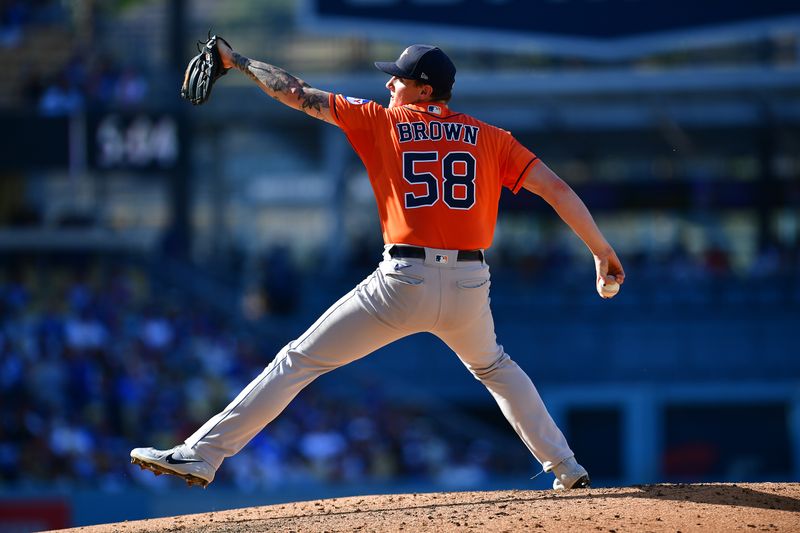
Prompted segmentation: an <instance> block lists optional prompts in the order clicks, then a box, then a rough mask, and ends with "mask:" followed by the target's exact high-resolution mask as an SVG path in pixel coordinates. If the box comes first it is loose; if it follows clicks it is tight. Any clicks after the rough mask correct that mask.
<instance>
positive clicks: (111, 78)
mask: <svg viewBox="0 0 800 533" xmlns="http://www.w3.org/2000/svg"><path fill="white" fill-rule="evenodd" d="M22 92H23V95H22V96H23V101H24V103H25V104H26V105H27V106H28V107H30V108H32V109H37V110H38V111H39V113H40V114H42V115H45V116H58V115H68V114H70V113H74V112H77V111H82V110H83V109H85V108H88V107H91V108H95V109H96V108H100V109H103V108H108V107H114V108H121V109H125V108H130V107H134V106H136V105H138V104H140V103H142V102H143V101H144V99H145V97H146V96H147V92H148V83H147V80H146V78H145V77H144V75H143V74H142V73H141V72H140V71H139V70H138V69H137V68H135V67H134V66H132V65H122V64H120V63H118V62H116V61H115V60H114V59H113V58H112V57H111V56H109V55H105V54H96V53H84V52H81V51H76V52H75V53H74V54H73V56H72V58H71V59H70V60H69V62H68V63H67V64H66V65H65V66H64V67H63V68H62V69H60V70H59V71H57V72H56V73H55V74H54V75H52V76H48V77H43V76H41V74H39V73H38V72H30V73H29V74H28V77H27V78H26V80H25V84H24V86H23V88H22Z"/></svg>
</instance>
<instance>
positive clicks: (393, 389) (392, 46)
mask: <svg viewBox="0 0 800 533" xmlns="http://www.w3.org/2000/svg"><path fill="white" fill-rule="evenodd" d="M209 28H212V29H213V32H214V33H218V34H221V35H223V36H225V37H226V38H227V39H228V40H229V41H230V42H231V43H232V44H233V46H234V47H235V48H236V49H237V50H239V51H241V52H242V53H243V54H245V55H248V56H251V57H254V58H258V59H263V60H265V61H268V62H270V63H273V64H276V65H279V66H282V67H284V68H286V69H287V70H288V71H290V72H292V73H294V74H296V75H298V76H300V77H301V78H303V79H305V80H306V81H308V82H309V83H310V84H312V85H313V86H317V87H320V88H323V89H326V90H330V91H335V92H341V93H344V94H347V95H351V96H358V97H365V98H371V99H375V100H377V101H380V102H385V101H387V95H386V90H385V89H384V87H383V84H384V83H385V79H384V77H383V75H382V74H381V73H379V72H377V71H375V70H374V69H373V68H372V61H374V60H386V59H393V58H396V57H397V55H398V53H399V51H401V50H402V49H403V48H404V47H405V46H407V45H408V44H412V43H414V42H432V43H435V44H437V45H439V46H441V47H442V48H444V49H445V50H446V51H447V52H448V53H449V54H450V55H451V56H452V57H453V59H454V61H455V63H456V65H457V66H458V67H459V72H458V76H457V82H456V87H455V97H454V100H453V102H452V106H453V107H454V108H456V109H459V110H461V111H465V112H468V113H471V114H473V115H475V116H477V117H478V118H481V119H483V120H486V121H489V122H492V123H495V124H497V125H499V126H501V127H504V128H506V129H509V130H510V131H512V132H513V133H514V134H515V135H516V136H517V137H518V138H519V139H520V140H521V141H523V142H524V143H525V144H526V145H527V146H529V147H530V148H531V149H532V150H533V151H534V152H536V153H537V154H538V155H539V156H541V157H542V159H544V160H545V161H546V162H547V163H548V164H549V165H550V166H551V167H552V168H553V169H554V170H556V171H557V172H558V173H559V174H560V175H561V176H562V177H563V178H564V179H565V180H567V181H568V182H569V183H570V184H571V185H572V186H573V187H574V188H575V189H576V190H577V191H578V193H579V194H580V195H581V196H582V197H583V199H584V200H585V202H586V203H587V204H588V205H589V207H590V209H592V211H593V213H594V214H595V215H596V218H597V220H598V222H599V224H600V226H601V227H602V228H603V229H604V231H605V232H606V234H607V236H608V237H609V239H610V240H611V241H612V242H613V243H614V244H615V245H616V246H617V248H618V251H619V254H620V256H621V258H622V260H623V264H624V265H625V267H626V271H627V274H628V280H627V282H626V284H625V287H624V289H623V291H622V293H621V294H620V296H619V297H618V298H617V299H615V300H613V301H608V302H606V301H602V300H600V299H599V298H598V297H597V295H596V294H595V293H594V290H593V282H592V280H593V264H592V261H591V257H590V256H589V255H587V252H586V251H585V249H584V248H583V245H582V244H581V243H580V242H579V241H578V240H577V239H576V238H575V237H574V236H572V234H571V233H570V232H569V230H568V229H567V228H566V227H565V226H564V225H563V224H562V223H561V222H560V220H559V219H558V218H557V216H556V215H555V214H554V213H553V212H552V211H551V210H550V209H549V207H547V206H546V204H544V202H542V201H541V200H540V199H538V198H536V197H534V196H532V195H529V194H524V193H523V194H520V195H519V197H513V195H510V194H509V195H507V196H504V197H503V198H502V205H501V215H500V220H499V225H498V229H497V234H496V239H495V245H494V246H493V248H492V249H491V250H490V252H489V254H488V258H489V262H490V264H491V265H492V267H493V271H494V286H493V287H492V291H493V296H494V298H493V300H492V304H493V307H494V311H495V321H496V323H497V332H498V335H499V339H500V341H501V342H502V343H503V344H504V345H505V347H506V349H507V351H508V352H509V353H510V354H511V355H512V357H513V358H515V359H516V360H517V361H518V362H519V363H520V364H521V365H522V366H523V368H525V369H526V370H527V371H528V372H529V374H530V375H531V377H532V378H533V380H534V382H535V383H536V384H537V386H538V387H539V389H540V391H541V392H542V395H543V397H544V398H545V401H546V403H547V404H548V406H549V408H550V410H551V412H552V413H553V415H554V416H555V417H556V419H557V420H558V421H559V422H560V425H561V427H562V428H563V429H564V430H565V433H567V435H568V437H569V439H570V441H571V444H572V445H573V448H574V449H575V450H576V452H577V453H578V456H579V457H580V458H581V462H583V463H584V464H585V465H586V466H587V468H588V469H589V470H590V472H591V473H592V475H593V480H594V481H595V484H596V485H625V484H636V483H650V482H661V481H668V482H702V481H765V480H793V481H798V480H800V348H798V329H799V328H800V275H799V274H800V7H798V4H797V3H796V2H791V1H780V0H773V1H769V2H756V1H753V0H746V1H742V2H721V1H718V0H709V1H707V2H700V3H697V2H689V1H688V0H677V1H675V2H670V3H668V4H667V3H653V2H643V1H636V0H626V1H622V0H605V1H588V0H587V1H584V0H558V1H557V0H537V1H522V0H505V1H503V0H492V1H490V0H482V1H481V0H438V1H435V0H427V1H423V0H384V1H378V0H374V1H369V0H358V1H356V0H336V1H322V0H318V1H312V0H308V1H302V2H296V1H292V0H275V1H270V2H256V1H239V2H216V1H211V0H175V1H172V2H166V1H156V0H114V1H107V2H99V1H93V0H72V1H66V0H64V1H58V0H33V1H19V0H4V1H2V2H0V58H2V61H0V62H2V64H3V65H4V69H3V74H2V78H1V80H2V83H0V130H1V131H2V132H3V133H2V136H3V141H2V146H1V147H0V405H2V410H1V411H0V531H3V532H6V531H30V530H35V529H45V528H54V527H63V526H67V525H83V524H92V523H99V522H109V521H117V520H124V519H137V518H145V517H150V516H164V515H174V514H181V513H187V512H200V511H207V510H219V509H225V508H230V507H242V506H247V505H255V504H268V503H275V502H280V501H288V500H300V499H315V498H320V497H328V496H341V495H354V494H367V493H391V492H422V491H441V490H466V489H470V490H473V489H475V490H480V489H495V488H545V487H546V486H547V485H548V484H549V481H548V480H545V479H544V477H545V476H542V477H540V478H537V479H535V480H533V481H530V480H529V479H528V478H529V477H530V476H532V475H533V474H535V473H536V472H537V471H538V469H537V466H538V465H536V464H534V463H533V461H532V460H531V458H530V457H529V456H528V454H527V451H526V450H525V449H524V447H523V446H522V445H521V443H520V442H519V441H518V440H517V439H516V436H515V435H514V434H513V432H512V430H511V429H510V428H509V427H507V425H506V422H505V420H504V419H502V418H501V415H500V413H499V410H498V409H497V407H496V406H495V404H494V402H493V401H492V399H491V397H490V396H489V395H488V394H487V393H486V392H485V391H484V389H483V388H482V387H481V386H480V384H479V383H477V382H475V381H474V380H473V379H472V378H471V377H470V375H469V373H468V372H467V371H466V370H465V369H463V368H462V367H461V365H460V363H459V362H458V359H457V358H456V357H455V355H453V354H451V353H450V352H449V351H448V350H447V349H446V347H444V345H442V344H441V343H440V342H438V341H437V340H435V339H433V338H432V337H427V336H417V337H413V338H410V339H406V340H404V341H402V342H400V343H397V344H395V345H393V346H390V347H388V348H386V349H384V350H381V351H380V352H377V353H375V354H373V355H372V356H371V357H367V358H365V359H364V360H362V361H359V362H356V363H354V364H352V365H351V366H348V367H345V368H343V369H341V370H338V371H336V372H334V373H332V374H330V375H327V376H325V377H323V378H321V379H320V380H318V381H317V382H315V383H314V384H312V385H311V387H309V388H308V389H307V390H306V391H304V392H303V393H302V394H301V395H300V397H299V398H298V400H297V401H295V402H294V403H293V404H292V405H291V406H290V407H289V408H288V409H287V411H286V412H285V413H284V414H283V415H282V416H281V417H280V418H279V419H278V420H277V421H276V422H275V423H274V424H273V425H272V426H270V428H269V429H268V430H267V431H265V432H263V433H262V434H261V435H259V436H258V437H257V438H256V439H255V440H254V441H253V442H252V443H251V444H250V445H249V446H248V447H247V448H246V449H245V450H244V451H243V452H242V453H241V454H240V455H238V456H236V457H235V458H233V459H230V460H228V461H227V462H226V463H225V466H224V468H222V470H221V471H220V472H219V473H218V477H217V480H216V481H215V483H214V485H213V486H212V488H211V489H210V490H208V491H199V490H194V491H189V490H188V489H187V488H185V487H184V486H183V485H182V484H181V482H179V481H177V480H174V479H164V478H155V477H154V476H152V475H151V474H150V473H140V472H139V470H138V469H134V468H133V467H132V465H130V464H128V452H129V450H130V448H132V447H134V446H143V445H156V446H159V447H169V446H172V445H174V444H176V443H178V442H180V441H182V440H183V438H185V437H186V436H187V435H189V434H190V433H191V432H192V431H193V430H194V429H195V428H196V427H197V426H198V425H200V424H201V423H202V422H204V421H205V420H206V419H207V418H208V417H209V416H210V415H212V414H214V413H216V412H217V411H218V410H219V409H220V408H221V407H223V406H224V405H225V404H226V403H227V401H228V400H229V399H230V398H232V397H233V396H234V395H235V394H236V393H237V392H238V391H239V389H240V388H241V387H242V386H243V385H244V384H246V383H247V382H248V381H249V380H250V379H251V378H252V377H253V376H255V375H256V374H257V373H258V372H260V369H261V368H263V366H265V365H266V364H267V363H268V362H269V361H270V360H271V358H272V356H273V354H274V353H276V352H277V351H278V349H280V347H281V346H283V344H285V343H286V342H287V341H289V340H291V339H292V338H294V337H295V336H297V335H299V334H300V333H301V332H302V331H303V330H304V329H305V328H306V327H307V326H308V325H309V324H310V323H311V322H312V320H313V319H315V318H316V316H317V315H318V314H319V313H320V312H321V311H323V310H324V309H325V308H326V307H327V306H328V305H329V304H330V303H332V302H333V301H335V300H336V299H337V298H338V297H339V296H340V295H341V294H343V293H344V292H345V291H347V290H349V289H350V288H351V286H352V285H353V284H355V283H356V282H357V281H359V280H360V279H362V278H363V277H364V276H365V275H366V274H367V273H368V272H369V271H370V270H371V269H372V268H374V265H375V263H376V262H377V261H378V260H379V257H380V251H381V241H380V230H379V226H378V221H377V216H376V210H375V206H374V200H373V199H372V197H371V193H370V190H369V184H368V182H367V179H366V175H365V173H364V170H363V167H362V166H361V164H360V162H359V161H358V160H357V158H356V157H355V155H354V154H353V153H352V150H351V149H350V147H349V145H348V144H347V141H346V139H345V138H344V136H343V135H342V134H341V133H340V132H339V130H337V129H336V128H334V127H331V126H328V125H326V124H324V123H321V122H317V121H314V120H312V119H309V118H307V117H304V116H302V115H300V114H298V113H296V112H294V111H291V110H289V109H285V108H282V107H281V106H279V105H278V104H277V103H275V102H273V101H272V100H271V99H269V98H267V97H265V96H264V95H263V94H262V93H260V92H259V91H258V89H257V88H255V87H254V86H253V85H252V83H250V82H249V81H248V80H247V79H246V78H245V77H243V76H237V75H231V76H228V77H226V78H223V79H222V80H221V81H220V84H219V85H218V87H217V89H215V93H214V95H213V97H212V100H211V102H210V103H208V104H207V105H205V106H203V107H200V108H192V107H191V106H190V105H188V104H187V103H186V102H185V101H181V100H180V99H179V98H178V88H179V85H180V81H181V79H182V73H183V68H184V65H185V64H186V62H187V61H188V59H189V58H190V57H191V56H192V55H194V53H196V52H195V51H194V50H195V48H194V42H195V40H197V39H200V38H204V36H205V35H206V33H207V31H208V29H209Z"/></svg>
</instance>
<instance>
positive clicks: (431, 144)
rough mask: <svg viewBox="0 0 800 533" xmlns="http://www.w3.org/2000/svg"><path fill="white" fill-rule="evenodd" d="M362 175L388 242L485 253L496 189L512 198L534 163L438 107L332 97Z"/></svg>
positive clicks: (502, 136)
mask: <svg viewBox="0 0 800 533" xmlns="http://www.w3.org/2000/svg"><path fill="white" fill-rule="evenodd" d="M330 107H331V109H332V110H333V115H334V117H335V118H336V121H337V123H338V125H339V127H340V128H342V130H343V131H344V132H345V134H346V135H347V138H348V140H349V141H350V144H352V146H353V148H354V149H355V151H356V153H357V154H358V155H359V157H360V158H361V161H363V162H364V166H366V168H367V174H368V175H369V180H370V183H371V184H372V189H373V191H374V193H375V200H376V201H377V203H378V214H379V216H380V220H381V227H382V230H383V240H384V242H386V243H402V244H412V245H417V246H427V247H431V248H442V249H447V250H474V249H479V248H483V249H486V248H489V246H491V244H492V238H493V236H494V227H495V224H496V222H497V208H498V203H499V201H500V190H501V188H502V187H507V188H508V189H510V190H511V191H513V192H514V193H515V194H516V193H517V192H518V191H519V189H520V188H521V187H522V183H523V181H524V178H525V175H526V174H527V172H528V170H529V169H530V168H532V166H533V165H535V164H536V163H537V162H538V161H539V160H538V158H537V157H536V156H535V155H534V154H533V153H531V152H530V151H529V150H528V149H526V148H525V147H524V146H522V145H521V144H520V143H519V142H518V141H517V140H516V139H514V137H512V136H511V134H510V133H509V132H507V131H505V130H502V129H500V128H497V127H495V126H491V125H489V124H486V123H484V122H481V121H479V120H477V119H474V118H472V117H470V116H468V115H465V114H463V113H454V112H452V111H450V109H448V108H447V106H445V105H442V104H438V103H437V104H433V103H424V104H413V105H405V106H402V107H395V108H391V109H388V108H385V107H383V106H381V105H379V104H377V103H375V102H372V101H369V100H363V99H361V98H349V97H345V96H342V95H340V94H338V95H331V98H330Z"/></svg>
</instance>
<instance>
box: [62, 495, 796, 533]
mask: <svg viewBox="0 0 800 533" xmlns="http://www.w3.org/2000/svg"><path fill="white" fill-rule="evenodd" d="M521 530H540V531H569V532H589V531H591V532H594V533H596V532H598V531H606V532H617V533H621V532H637V533H638V532H642V531H653V532H662V531H665V532H666V531H668V532H670V533H675V532H676V531H679V532H682V533H687V532H691V531H713V532H717V531H748V532H753V531H800V483H739V484H722V483H719V484H717V483H715V484H705V485H642V486H633V487H622V488H607V489H583V490H575V491H568V492H555V491H519V490H514V491H496V492H451V493H432V494H402V495H389V496H357V497H351V498H336V499H330V500H318V501H311V502H298V503H289V504H282V505H270V506H265V507H253V508H249V509H236V510H232V511H222V512H216V513H206V514H195V515H185V516H176V517H172V518H159V519H154V520H142V521H137V522H121V523H117V524H107V525H100V526H91V527H82V528H76V529H73V530H70V531H81V532H85V533H105V532H112V531H113V532H125V533H133V532H145V531H181V532H188V531H205V532H229V531H283V532H288V531H295V532H315V531H320V532H321V531H327V532H334V531H342V532H345V531H346V532H352V531H359V532H363V531H376V532H385V531H409V532H418V531H431V532H436V533H443V532H447V531H480V532H483V531H498V532H499V531H509V532H510V531H521Z"/></svg>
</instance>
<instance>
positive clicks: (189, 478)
mask: <svg viewBox="0 0 800 533" xmlns="http://www.w3.org/2000/svg"><path fill="white" fill-rule="evenodd" d="M131 463H133V464H135V465H139V466H140V467H141V468H142V470H150V471H151V472H152V473H154V474H155V475H157V476H160V475H162V474H168V475H170V476H176V477H179V478H182V479H183V480H185V481H186V484H187V485H189V486H190V487H191V486H194V485H198V486H200V487H203V488H206V487H208V481H206V480H205V479H202V478H199V477H197V476H193V475H191V474H181V473H180V472H175V471H174V470H170V469H169V468H165V467H163V466H161V465H157V464H153V463H148V462H147V461H142V460H141V459H139V458H137V457H131Z"/></svg>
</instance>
